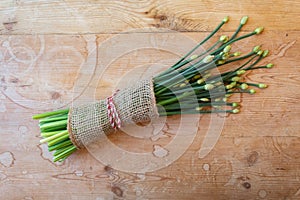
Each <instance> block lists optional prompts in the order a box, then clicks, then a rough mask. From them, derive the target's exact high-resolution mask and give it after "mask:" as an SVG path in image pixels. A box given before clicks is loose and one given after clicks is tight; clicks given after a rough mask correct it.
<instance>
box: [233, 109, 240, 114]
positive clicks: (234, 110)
mask: <svg viewBox="0 0 300 200" xmlns="http://www.w3.org/2000/svg"><path fill="white" fill-rule="evenodd" d="M239 112H240V110H239V109H237V108H236V109H233V110H232V113H234V114H237V113H239Z"/></svg>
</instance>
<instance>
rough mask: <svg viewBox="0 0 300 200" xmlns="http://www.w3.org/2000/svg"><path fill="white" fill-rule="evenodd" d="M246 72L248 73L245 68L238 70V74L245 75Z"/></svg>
mask: <svg viewBox="0 0 300 200" xmlns="http://www.w3.org/2000/svg"><path fill="white" fill-rule="evenodd" d="M245 73H246V71H245V70H243V69H241V70H238V71H237V72H236V74H237V75H243V74H245Z"/></svg>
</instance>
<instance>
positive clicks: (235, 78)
mask: <svg viewBox="0 0 300 200" xmlns="http://www.w3.org/2000/svg"><path fill="white" fill-rule="evenodd" d="M240 80H241V77H238V76H235V77H232V78H231V81H233V82H238V81H240Z"/></svg>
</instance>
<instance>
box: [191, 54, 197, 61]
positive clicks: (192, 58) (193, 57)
mask: <svg viewBox="0 0 300 200" xmlns="http://www.w3.org/2000/svg"><path fill="white" fill-rule="evenodd" d="M196 58H198V55H196V54H195V55H192V56H191V57H190V59H191V60H195V59H196Z"/></svg>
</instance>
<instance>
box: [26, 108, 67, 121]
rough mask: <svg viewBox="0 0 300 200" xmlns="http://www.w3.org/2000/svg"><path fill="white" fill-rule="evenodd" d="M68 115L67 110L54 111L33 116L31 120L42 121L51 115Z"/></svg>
mask: <svg viewBox="0 0 300 200" xmlns="http://www.w3.org/2000/svg"><path fill="white" fill-rule="evenodd" d="M67 113H69V109H64V110H56V111H51V112H45V113H41V114H37V115H34V116H33V117H32V118H33V119H42V118H45V117H50V116H53V115H59V114H67Z"/></svg>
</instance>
